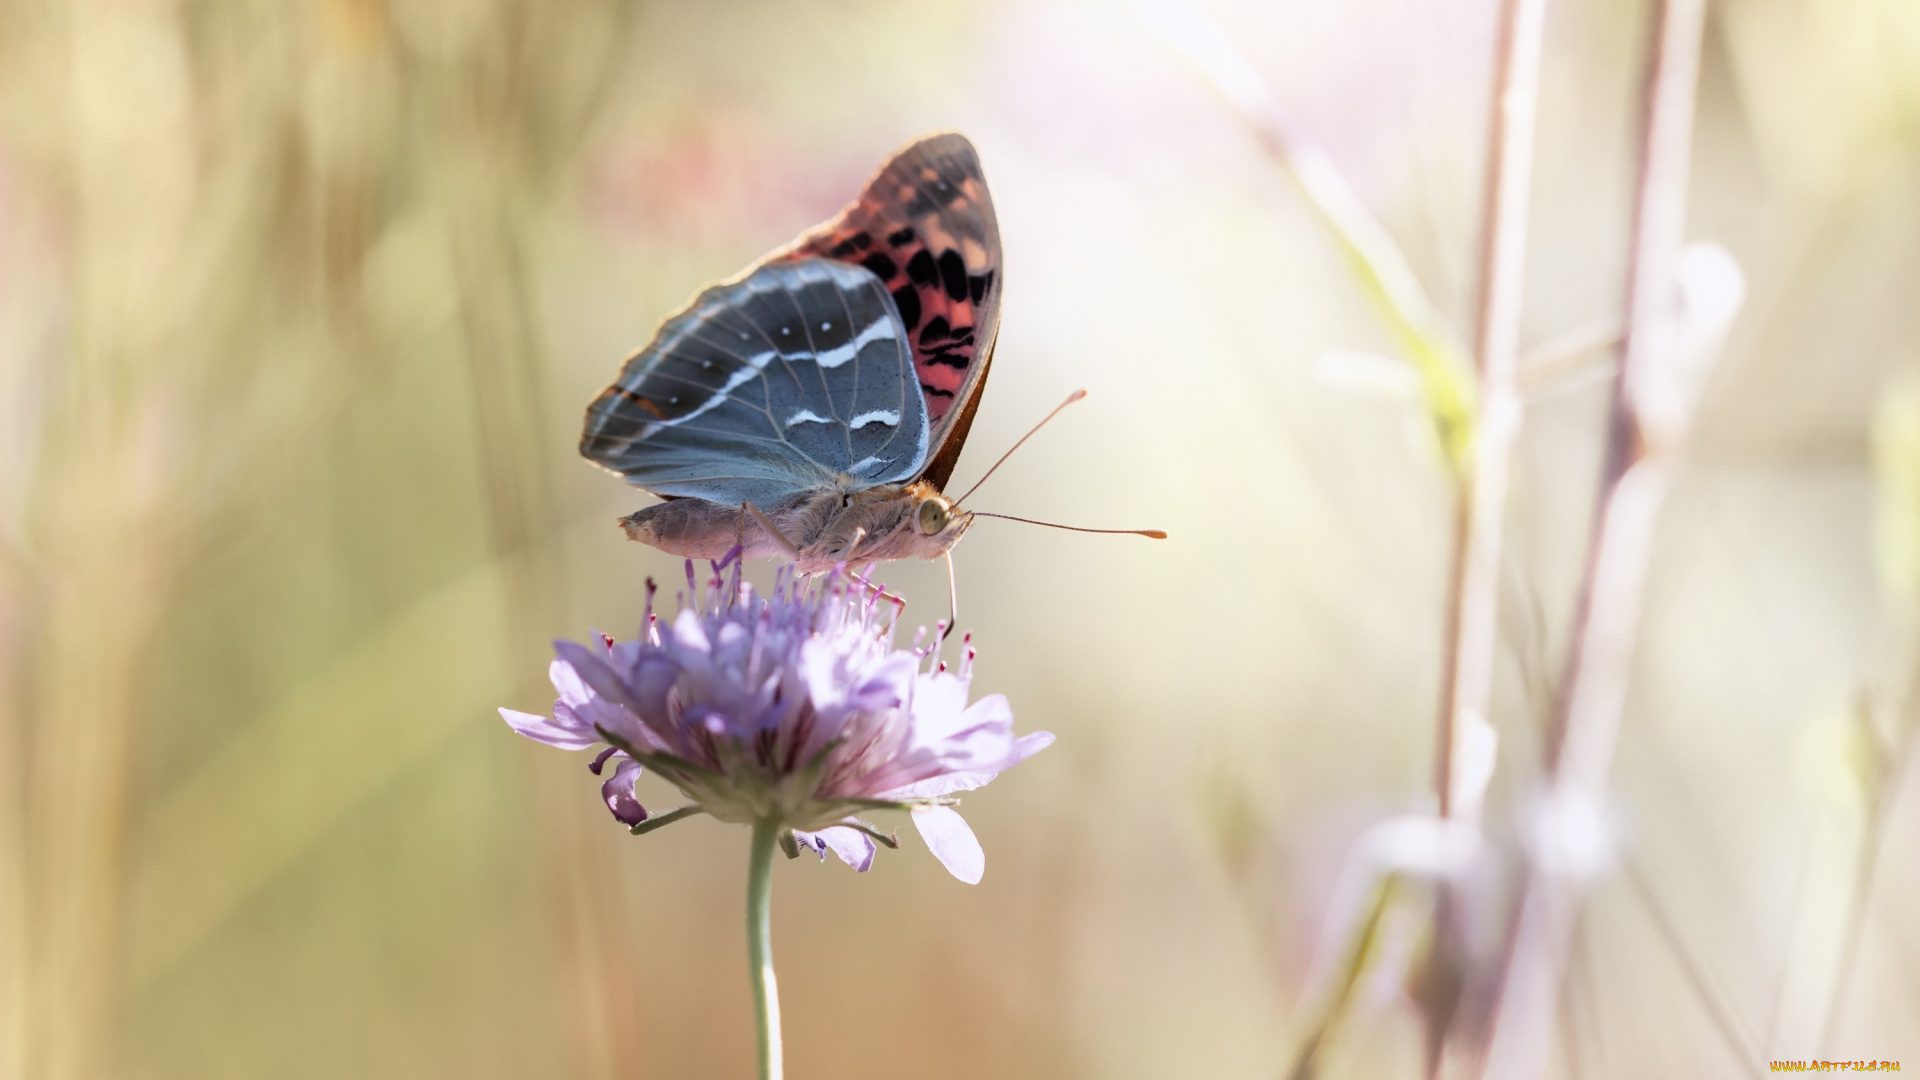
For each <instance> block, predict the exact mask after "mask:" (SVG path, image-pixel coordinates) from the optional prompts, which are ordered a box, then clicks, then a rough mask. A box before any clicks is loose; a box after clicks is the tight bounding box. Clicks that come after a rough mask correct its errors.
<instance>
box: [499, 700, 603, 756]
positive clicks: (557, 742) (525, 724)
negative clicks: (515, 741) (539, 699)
mask: <svg viewBox="0 0 1920 1080" xmlns="http://www.w3.org/2000/svg"><path fill="white" fill-rule="evenodd" d="M500 719H502V720H505V721H506V722H507V726H508V727H510V728H512V729H513V730H515V731H517V732H519V733H520V734H522V735H525V736H526V737H527V738H529V739H532V740H533V741H534V742H542V743H546V744H547V745H548V746H557V747H559V748H560V749H562V750H585V749H586V748H587V747H589V746H592V745H593V744H594V743H597V742H599V741H600V736H599V735H597V734H595V733H594V732H592V731H591V730H589V731H586V732H584V733H583V732H579V731H573V730H569V729H568V728H565V727H562V726H561V725H559V724H556V723H554V722H553V721H552V720H549V719H548V718H546V717H544V716H535V715H534V714H532V713H523V712H517V711H515V710H513V709H501V710H500Z"/></svg>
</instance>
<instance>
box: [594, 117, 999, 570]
mask: <svg viewBox="0 0 1920 1080" xmlns="http://www.w3.org/2000/svg"><path fill="white" fill-rule="evenodd" d="M999 270H1000V240H999V229H998V225H997V223H996V221H995V218H994V213H993V204H992V202H991V200H990V199H989V198H988V195H987V189H986V181H985V179H984V178H983V176H982V175H981V172H980V164H979V159H978V158H977V156H976V155H975V154H974V150H973V147H972V145H971V144H970V143H968V142H967V140H966V139H965V138H964V137H962V136H959V135H955V134H944V135H935V136H930V137H928V138H925V139H921V140H919V141H917V142H915V143H913V144H911V145H909V146H908V147H906V148H905V149H903V150H901V151H900V152H899V153H897V154H895V155H894V157H893V158H892V159H890V160H889V161H888V162H887V163H886V164H885V165H884V166H882V167H881V169H880V172H879V173H878V174H877V175H876V176H875V177H874V178H873V180H872V181H871V182H869V184H868V185H867V188H866V190H865V192H863V193H862V195H861V196H860V198H859V199H857V200H855V201H854V202H853V203H852V204H851V205H849V206H848V207H847V208H846V209H845V210H843V211H842V212H841V213H840V215H839V216H837V217H836V218H834V219H833V220H831V221H829V222H827V223H826V224H824V225H822V226H820V227H818V228H816V229H814V230H811V231H809V232H807V233H805V234H803V235H802V236H801V237H800V238H799V239H798V240H796V241H794V243H792V244H791V245H789V246H787V247H786V248H783V249H781V250H779V251H776V252H774V253H773V254H771V255H769V256H767V257H766V258H765V259H762V260H761V261H760V262H759V263H756V264H755V265H754V266H752V267H749V268H748V269H747V270H746V271H745V272H744V273H742V274H741V275H740V276H738V277H736V278H733V279H732V280H729V281H725V282H721V283H719V284H717V285H713V286H710V287H708V288H707V289H706V290H704V291H703V292H702V293H700V295H699V296H697V297H695V298H694V300H693V302H692V303H691V304H689V305H688V306H687V307H686V308H685V309H683V310H681V311H680V312H678V313H676V314H674V315H672V316H670V317H669V318H668V319H667V320H666V321H665V322H663V323H662V324H661V326H660V328H659V330H658V331H657V332H656V333H655V335H654V338H653V341H652V342H650V343H649V344H648V345H647V346H646V347H645V348H643V349H641V350H640V351H639V352H637V353H635V354H634V355H633V356H632V357H630V358H629V359H628V360H627V361H626V363H625V365H624V366H623V367H622V369H621V372H620V375H619V377H618V378H617V379H616V380H615V381H614V382H613V384H612V385H610V386H608V387H607V388H606V389H605V390H604V391H602V392H601V394H600V396H599V397H597V398H596V399H595V400H594V402H593V403H592V404H591V405H590V406H589V407H588V409H587V419H586V425H585V429H584V430H583V432H582V434H581V441H580V451H581V453H582V454H583V455H585V456H586V457H587V458H588V459H589V460H591V461H593V462H595V463H596V464H599V465H602V466H604V467H606V468H608V469H610V470H612V471H614V472H617V473H619V474H621V475H622V476H624V477H625V478H626V479H627V480H628V482H629V483H632V484H635V485H637V486H640V487H643V488H646V489H647V490H649V491H651V492H653V493H654V494H656V495H660V496H662V497H663V498H665V499H667V500H668V501H666V502H663V503H661V504H659V505H656V506H651V507H648V508H646V509H644V510H641V511H639V512H638V513H635V514H632V515H629V516H628V517H625V518H622V519H621V522H620V523H621V526H622V527H623V528H624V529H625V530H626V533H627V535H628V536H629V537H630V538H632V539H634V540H638V541H641V542H643V543H647V544H650V545H652V546H654V547H658V548H660V549H662V550H665V551H668V552H671V553H673V554H677V555H684V556H687V557H707V558H717V557H720V556H721V555H723V554H724V553H725V552H727V551H728V550H730V549H731V548H732V547H733V546H734V545H735V544H739V545H740V546H741V547H742V549H743V552H744V554H746V555H747V556H749V557H751V556H757V555H772V556H779V557H784V558H789V559H792V560H794V561H795V562H797V563H798V564H799V567H800V569H802V570H803V571H806V572H818V571H822V570H825V569H828V568H830V567H832V566H834V565H835V564H838V563H849V564H854V565H860V564H866V563H872V562H881V561H886V560H890V559H901V558H912V557H922V558H931V557H933V556H935V555H939V554H941V553H943V552H945V551H946V550H948V549H949V548H950V547H952V545H953V544H954V542H956V541H957V540H959V538H960V537H961V535H963V534H964V533H965V532H966V529H967V526H968V525H969V524H970V523H971V520H972V519H971V516H970V515H967V514H965V513H964V512H958V511H955V510H954V508H953V507H952V505H951V504H950V503H949V502H948V501H947V500H946V499H945V497H944V496H942V495H941V494H940V489H941V487H942V486H944V485H945V483H946V481H947V478H948V476H949V475H950V474H951V473H952V471H953V467H954V464H955V463H956V461H957V460H958V458H959V454H960V449H961V446H962V445H963V444H964V442H965V440H966V435H967V430H968V428H969V427H970V426H971V424H972V421H973V414H974V410H975V409H977V408H978V406H979V400H980V391H981V389H982V388H983V387H984V386H985V384H986V373H987V369H988V367H989V365H990V363H991V359H992V344H993V340H994V332H995V329H996V327H997V325H998V308H999V303H998V301H999V286H1000V282H999V277H1000V274H999ZM763 519H764V520H763ZM769 526H771V527H772V529H774V530H775V531H777V532H778V534H779V535H778V536H773V535H769V533H768V527H769Z"/></svg>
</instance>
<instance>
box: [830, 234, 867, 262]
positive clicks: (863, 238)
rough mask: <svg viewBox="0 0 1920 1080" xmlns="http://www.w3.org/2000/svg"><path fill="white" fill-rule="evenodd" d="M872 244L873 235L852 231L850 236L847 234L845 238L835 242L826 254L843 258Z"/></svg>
mask: <svg viewBox="0 0 1920 1080" xmlns="http://www.w3.org/2000/svg"><path fill="white" fill-rule="evenodd" d="M872 246H873V237H871V236H868V235H867V234H866V233H863V232H860V233H854V234H853V235H852V236H849V237H847V238H846V239H845V240H842V241H840V242H839V243H838V244H835V245H834V246H833V250H832V251H829V252H827V254H828V255H831V256H833V257H834V258H836V259H845V258H847V257H848V256H850V255H852V254H853V253H854V252H856V251H865V250H866V249H867V248H869V247H872Z"/></svg>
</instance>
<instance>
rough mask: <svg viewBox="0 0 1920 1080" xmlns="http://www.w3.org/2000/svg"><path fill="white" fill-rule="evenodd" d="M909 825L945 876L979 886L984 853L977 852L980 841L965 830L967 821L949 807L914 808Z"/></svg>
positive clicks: (984, 870) (983, 865)
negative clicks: (941, 867) (944, 872)
mask: <svg viewBox="0 0 1920 1080" xmlns="http://www.w3.org/2000/svg"><path fill="white" fill-rule="evenodd" d="M913 825H914V827H915V828H917V829H919V830H920V838H921V839H923V840H925V841H926V842H927V848H928V849H929V850H931V851H932V852H933V857H934V858H936V859H939V860H940V865H941V866H944V867H946V868H947V872H948V873H950V874H952V875H953V876H954V877H957V878H959V879H960V880H961V881H964V882H966V883H967V884H969V885H978V884H980V878H981V877H982V876H983V875H985V874H986V872H987V853H986V852H984V851H982V850H980V841H979V840H978V839H976V838H975V837H974V835H973V830H972V829H970V828H968V827H967V820H966V819H965V818H963V817H961V816H960V814H959V813H958V812H957V811H955V810H954V808H953V807H951V806H918V807H915V808H914V810H913Z"/></svg>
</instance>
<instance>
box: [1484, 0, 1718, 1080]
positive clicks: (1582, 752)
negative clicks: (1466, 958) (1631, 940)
mask: <svg viewBox="0 0 1920 1080" xmlns="http://www.w3.org/2000/svg"><path fill="white" fill-rule="evenodd" d="M1704 23H1705V4H1704V0H1661V2H1660V3H1659V4H1658V5H1657V7H1656V13H1655V18H1654V20H1653V26H1652V29H1653V40H1652V45H1651V61H1652V62H1651V63H1650V64H1649V65H1648V72H1647V83H1646V98H1645V109H1646V112H1645V121H1644V128H1643V136H1642V137H1643V142H1642V158H1641V167H1640V175H1639V183H1638V190H1637V193H1636V199H1635V214H1634V233H1633V238H1632V252H1631V256H1630V258H1629V260H1628V266H1629V270H1628V274H1629V278H1628V284H1627V310H1626V318H1625V323H1626V327H1627V334H1626V342H1625V355H1624V357H1623V358H1622V362H1621V370H1620V376H1619V378H1618V380H1617V382H1616V387H1615V392H1614V399H1613V405H1612V410H1611V423H1610V425H1609V435H1608V444H1607V452H1606V458H1605V464H1604V465H1603V467H1602V475H1601V483H1600V494H1599V510H1598V513H1597V514H1596V515H1595V522H1594V534H1593V541H1592V545H1591V547H1590V549H1589V552H1588V562H1587V566H1586V571H1585V574H1584V577H1583V581H1582V588H1581V596H1580V601H1579V605H1578V608H1577V615H1576V621H1575V626H1574V633H1573V641H1572V645H1571V647H1570V649H1569V651H1568V670H1567V674H1566V677H1565V680H1564V682H1563V684H1562V700H1561V707H1560V709H1558V710H1557V711H1556V713H1555V716H1554V720H1553V724H1552V726H1551V727H1550V729H1549V733H1548V742H1547V775H1548V785H1549V791H1548V794H1547V796H1546V800H1545V801H1544V802H1543V803H1542V806H1543V807H1546V808H1551V812H1552V813H1554V814H1557V815H1564V814H1568V813H1570V812H1571V813H1581V812H1585V813H1589V814H1598V813H1599V809H1598V808H1599V807H1601V806H1603V805H1604V798H1605V794H1606V784H1607V776H1608V773H1609V772H1610V771H1611V769H1612V765H1613V753H1614V745H1615V741H1616V739H1617V736H1618V733H1619V726H1620V715H1621V710H1622V707H1623V706H1624V703H1625V699H1626V692H1627V685H1628V678H1629V674H1630V666H1631V660H1632V656H1633V647H1634V641H1635V635H1636V631H1637V628H1638V623H1639V615H1640V605H1641V599H1642V593H1643V589H1644V585H1645V581H1646V572H1647V565H1648V562H1649V559H1650V556H1651V549H1652V542H1653V529H1654V524H1655V520H1656V518H1657V515H1658V510H1659V507H1660V504H1661V501H1662V500H1663V499H1664V497H1665V495H1666V491H1667V488H1668V486H1669V483H1670V479H1671V474H1672V470H1673V466H1674V462H1673V458H1674V457H1675V455H1676V453H1677V451H1678V449H1679V446H1678V443H1679V440H1680V437H1681V436H1682V435H1683V433H1684V424H1685V420H1686V413H1687V405H1688V404H1689V403H1678V402H1675V401H1673V400H1671V399H1670V397H1669V398H1666V399H1662V398H1656V397H1654V396H1653V395H1654V394H1655V393H1657V392H1658V391H1660V390H1661V389H1662V388H1665V389H1668V390H1669V391H1670V390H1671V388H1672V380H1673V367H1674V365H1675V364H1676V363H1677V362H1678V360H1679V357H1677V356H1676V351H1677V350H1676V345H1677V343H1678V340H1679V337H1680V328H1679V325H1678V319H1679V315H1680V310H1679V303H1680V296H1679V283H1678V277H1677V270H1678V267H1679V259H1680V251H1681V243H1682V239H1683V232H1684V226H1685V218H1686V192H1687V172H1688V165H1689V157H1690V154H1691V148H1692V130H1693V112H1694V93H1695V87H1696V84H1697V82H1698V73H1699V59H1700V40H1701V34H1702V31H1703V27H1704ZM1655 416H1657V417H1658V418H1659V420H1660V426H1659V427H1658V429H1656V430H1650V429H1649V427H1648V425H1647V423H1646V421H1647V420H1648V419H1649V418H1650V417H1655ZM1567 839H1568V838H1567V837H1564V836H1555V835H1552V834H1548V835H1546V836H1544V837H1543V839H1542V843H1541V846H1540V848H1539V849H1537V850H1535V851H1534V852H1533V861H1532V865H1531V868H1530V870H1529V876H1528V879H1527V881H1526V883H1525V885H1524V886H1523V888H1522V893H1521V901H1520V906H1519V916H1518V919H1517V921H1516V924H1515V926H1514V929H1513V932H1512V936H1511V938H1510V941H1509V947H1508V953H1507V959H1506V965H1505V970H1504V973H1503V977H1502V982H1501V986H1500V993H1499V996H1498V999H1497V1001H1496V1003H1495V1006H1494V1014H1493V1025H1492V1029H1491V1038H1490V1040H1489V1043H1488V1046H1487V1055H1486V1060H1485V1075H1487V1076H1491V1077H1497V1078H1502V1080H1504V1078H1508V1077H1513V1078H1523V1077H1534V1076H1538V1075H1540V1074H1541V1072H1542V1071H1543V1070H1544V1069H1545V1066H1546V1061H1547V1053H1548V1048H1549V1045H1550V1043H1551V1040H1552V1028H1553V1018H1554V1015H1555V1013H1556V1011H1557V1002H1558V998H1559V992H1560V983H1561V977H1562V975H1563V973H1564V971H1565V968H1566V958H1567V953H1568V949H1569V945H1570V942H1571V937H1572V933H1573V929H1574V925H1575V922H1576V920H1577V915H1578V912H1579V905H1580V896H1581V892H1582V884H1583V882H1582V876H1581V872H1582V871H1583V870H1585V871H1590V870H1591V869H1592V867H1591V866H1581V865H1579V864H1580V862H1581V861H1582V860H1580V859H1578V858H1574V857H1573V856H1574V854H1575V853H1573V852H1571V851H1556V850H1551V849H1552V848H1553V847H1554V846H1555V845H1556V844H1564V843H1565V842H1566V841H1567Z"/></svg>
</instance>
